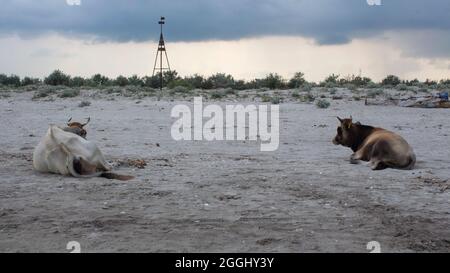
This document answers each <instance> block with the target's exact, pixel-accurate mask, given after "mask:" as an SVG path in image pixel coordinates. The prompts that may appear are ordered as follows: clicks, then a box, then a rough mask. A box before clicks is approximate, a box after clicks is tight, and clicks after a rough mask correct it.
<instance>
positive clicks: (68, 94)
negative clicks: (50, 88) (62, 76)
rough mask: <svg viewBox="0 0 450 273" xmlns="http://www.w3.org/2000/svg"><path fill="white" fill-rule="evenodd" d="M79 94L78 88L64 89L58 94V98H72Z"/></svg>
mask: <svg viewBox="0 0 450 273" xmlns="http://www.w3.org/2000/svg"><path fill="white" fill-rule="evenodd" d="M79 95H80V90H78V89H65V90H63V91H62V92H61V93H60V94H58V97H60V98H74V97H77V96H79Z"/></svg>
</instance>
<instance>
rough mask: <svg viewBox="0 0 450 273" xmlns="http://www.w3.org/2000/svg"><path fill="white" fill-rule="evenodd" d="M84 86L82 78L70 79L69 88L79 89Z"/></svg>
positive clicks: (84, 82)
mask: <svg viewBox="0 0 450 273" xmlns="http://www.w3.org/2000/svg"><path fill="white" fill-rule="evenodd" d="M85 84H86V80H85V79H84V78H82V77H78V76H77V77H73V78H72V79H70V86H72V87H81V86H84V85H85Z"/></svg>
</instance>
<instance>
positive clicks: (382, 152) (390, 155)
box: [333, 117, 416, 170]
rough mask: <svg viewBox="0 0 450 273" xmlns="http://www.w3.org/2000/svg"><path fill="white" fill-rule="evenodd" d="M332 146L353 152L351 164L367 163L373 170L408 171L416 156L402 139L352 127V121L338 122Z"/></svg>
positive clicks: (360, 126) (380, 130)
mask: <svg viewBox="0 0 450 273" xmlns="http://www.w3.org/2000/svg"><path fill="white" fill-rule="evenodd" d="M338 120H339V121H340V123H341V124H340V126H338V128H337V135H336V136H335V137H334V139H333V143H334V144H335V145H342V146H345V147H349V148H351V149H352V150H353V152H354V153H353V154H352V156H351V157H350V162H351V163H352V164H357V163H358V162H359V161H360V160H362V161H369V162H370V165H371V168H372V170H383V169H386V168H395V169H406V170H410V169H412V168H413V167H414V164H415V163H416V156H415V154H414V152H413V150H412V148H411V146H409V144H408V142H406V140H404V139H403V138H402V137H401V136H399V135H397V134H395V133H393V132H390V131H388V130H385V129H382V128H375V127H372V126H367V125H362V124H361V123H359V122H356V123H353V121H352V118H351V117H350V118H349V119H341V118H339V117H338Z"/></svg>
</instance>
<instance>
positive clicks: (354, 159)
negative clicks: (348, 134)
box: [350, 155, 360, 164]
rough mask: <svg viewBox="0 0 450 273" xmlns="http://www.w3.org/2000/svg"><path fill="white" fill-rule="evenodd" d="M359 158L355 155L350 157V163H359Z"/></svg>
mask: <svg viewBox="0 0 450 273" xmlns="http://www.w3.org/2000/svg"><path fill="white" fill-rule="evenodd" d="M359 163H360V161H359V159H356V158H355V156H354V155H352V156H351V157H350V164H359Z"/></svg>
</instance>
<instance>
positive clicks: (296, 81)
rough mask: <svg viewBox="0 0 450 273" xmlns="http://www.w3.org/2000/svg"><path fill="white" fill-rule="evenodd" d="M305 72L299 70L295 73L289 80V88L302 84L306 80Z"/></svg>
mask: <svg viewBox="0 0 450 273" xmlns="http://www.w3.org/2000/svg"><path fill="white" fill-rule="evenodd" d="M304 76H305V74H304V73H302V72H297V73H295V74H294V77H292V79H290V80H289V83H288V87H289V88H299V87H300V86H302V85H303V84H304V83H305V82H306V80H305V78H304Z"/></svg>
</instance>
